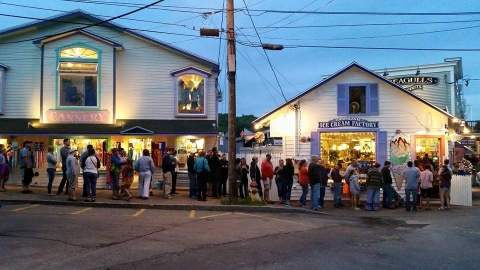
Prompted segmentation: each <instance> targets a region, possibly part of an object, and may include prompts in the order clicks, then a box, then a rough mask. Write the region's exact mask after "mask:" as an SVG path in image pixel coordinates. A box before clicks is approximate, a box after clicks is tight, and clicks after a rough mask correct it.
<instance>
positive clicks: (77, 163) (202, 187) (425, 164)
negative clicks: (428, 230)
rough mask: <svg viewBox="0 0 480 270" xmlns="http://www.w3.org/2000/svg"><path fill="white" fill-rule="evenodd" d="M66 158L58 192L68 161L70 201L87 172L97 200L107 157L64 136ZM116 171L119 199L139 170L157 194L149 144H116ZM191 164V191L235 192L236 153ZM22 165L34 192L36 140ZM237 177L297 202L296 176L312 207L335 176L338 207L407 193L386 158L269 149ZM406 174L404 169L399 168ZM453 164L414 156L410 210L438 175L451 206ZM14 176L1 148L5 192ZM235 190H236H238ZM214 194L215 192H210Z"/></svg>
mask: <svg viewBox="0 0 480 270" xmlns="http://www.w3.org/2000/svg"><path fill="white" fill-rule="evenodd" d="M59 154H60V155H59V158H60V160H57V159H56V155H55V154H54V148H53V147H51V146H50V147H48V153H47V155H46V162H47V168H46V172H47V175H48V185H47V193H48V195H54V193H53V191H52V187H53V183H54V179H55V174H56V169H57V166H58V163H59V161H60V162H61V170H62V178H61V180H60V183H59V186H58V189H57V191H56V194H57V195H60V194H62V193H63V192H64V190H65V194H67V195H68V200H70V201H75V200H77V192H76V191H77V186H78V178H79V176H80V175H82V177H83V180H84V181H83V189H82V197H83V199H84V200H85V201H88V202H95V200H96V186H97V179H98V177H99V169H100V167H101V161H100V159H99V157H98V156H97V154H96V153H95V149H94V148H93V146H92V145H88V146H87V148H86V151H85V152H84V153H82V154H81V155H79V153H78V151H77V150H76V149H74V148H71V147H70V140H69V139H64V140H63V147H61V149H60V151H59ZM110 157H111V158H110V160H109V161H110V165H109V166H108V175H109V178H110V180H111V181H110V186H111V190H112V197H111V198H112V199H113V200H119V199H124V200H127V201H129V200H130V199H131V198H132V197H133V194H132V192H131V190H130V189H131V185H132V183H133V179H134V175H135V173H137V174H138V198H140V199H145V200H146V199H148V198H149V196H151V195H152V189H153V187H154V185H155V184H156V183H154V174H155V165H154V162H153V159H152V158H151V157H150V152H149V150H147V149H145V150H143V153H142V156H141V157H140V158H138V160H136V161H133V160H132V159H130V158H128V155H127V153H126V152H125V150H123V149H121V148H113V149H112V150H111V155H110ZM186 163H187V169H188V178H189V197H190V198H191V199H196V200H200V201H206V200H207V197H208V196H211V197H214V198H220V197H222V196H226V195H227V179H228V160H227V157H226V155H225V154H220V153H219V152H218V151H217V149H216V148H212V149H211V150H210V151H208V152H204V151H200V152H198V153H191V154H190V155H189V156H188V158H187V162H186ZM19 167H20V175H21V179H22V193H30V192H31V190H30V188H29V186H30V184H31V182H32V178H33V177H34V176H35V174H36V173H34V169H33V168H35V159H34V158H33V152H32V143H31V142H29V141H26V142H24V144H23V147H22V149H21V150H20V151H19ZM161 172H162V173H161V175H162V179H161V180H160V181H158V182H161V185H159V187H161V188H162V189H163V194H164V196H165V197H166V198H172V197H173V196H175V195H176V194H177V190H176V184H177V173H178V161H177V159H176V152H175V150H174V149H169V150H168V151H167V153H166V154H165V155H164V156H163V159H162V168H161ZM235 173H236V174H235V179H234V180H235V182H236V187H237V189H236V190H235V191H234V192H236V193H237V194H236V195H237V196H238V197H240V198H248V197H256V198H258V199H259V200H263V201H265V202H271V201H272V195H273V193H272V187H273V186H274V183H275V186H276V187H277V188H276V190H275V192H276V194H277V195H278V198H279V200H280V203H282V204H284V205H287V206H288V205H290V200H291V194H292V187H293V184H294V178H295V176H296V177H297V179H298V184H299V186H300V187H301V191H302V194H301V196H300V200H299V202H300V205H301V206H302V207H307V196H308V193H310V201H311V203H310V207H311V209H313V210H319V209H321V208H323V207H325V194H326V190H327V188H328V181H329V179H331V180H332V181H333V184H332V185H331V189H332V192H333V205H334V207H337V208H338V207H343V206H344V202H343V200H342V197H344V196H345V194H349V196H350V202H351V203H350V204H351V207H352V208H353V209H355V210H358V209H360V206H361V203H360V193H361V191H362V190H363V189H365V190H366V193H367V194H366V195H367V196H366V202H365V207H364V208H365V209H366V210H369V211H377V210H379V209H380V208H381V207H382V206H383V207H384V208H395V207H398V206H399V201H401V198H400V196H399V195H398V193H397V192H396V190H395V189H394V187H393V186H392V185H393V183H394V182H395V175H394V173H393V171H392V168H391V163H390V162H389V161H385V163H384V164H383V166H381V165H380V164H378V163H374V164H372V166H370V167H369V169H368V170H366V171H365V170H362V172H361V170H360V166H359V163H358V162H357V161H356V160H353V161H352V162H351V163H350V164H349V165H348V166H347V167H346V168H345V170H344V169H343V168H342V164H341V163H338V164H336V165H335V166H333V167H330V166H329V165H327V164H326V163H325V162H324V161H323V160H320V159H319V158H318V157H316V156H312V157H311V160H310V162H307V160H300V161H298V162H297V161H294V160H292V159H289V158H287V159H285V160H279V161H278V164H277V166H274V165H273V163H272V156H271V155H270V154H267V155H266V156H265V159H263V160H262V161H261V162H259V160H258V158H257V157H253V158H252V160H251V162H250V163H249V164H247V160H246V159H245V158H238V159H237V160H236V161H235ZM397 173H398V172H397ZM362 174H363V175H366V179H365V183H361V178H365V176H363V177H361V175H362ZM452 174H453V173H452V169H451V168H450V164H449V161H448V160H445V161H444V163H443V165H441V166H439V165H438V164H437V166H434V164H433V162H432V161H431V159H429V157H428V156H427V155H426V156H425V157H423V158H422V159H417V160H416V161H415V162H412V161H409V162H408V163H407V166H406V168H405V169H404V170H403V172H402V176H401V177H402V178H404V179H405V187H404V188H405V199H404V204H405V209H406V210H407V211H416V210H417V206H420V207H423V206H424V205H425V207H426V208H427V209H430V200H431V198H432V197H433V196H434V195H435V194H434V191H433V190H434V189H433V187H434V182H435V180H436V179H438V182H439V184H438V188H439V191H438V193H439V194H438V195H439V197H440V200H441V206H440V208H439V209H441V210H443V209H448V208H449V207H450V186H451V179H452ZM8 177H9V166H8V163H7V161H6V155H5V149H4V147H0V191H5V182H6V181H7V180H8ZM381 191H383V200H382V202H380V197H381V195H380V192H381ZM231 193H232V192H231ZM207 194H208V196H207Z"/></svg>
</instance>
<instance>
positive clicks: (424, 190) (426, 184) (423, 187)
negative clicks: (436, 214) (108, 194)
mask: <svg viewBox="0 0 480 270" xmlns="http://www.w3.org/2000/svg"><path fill="white" fill-rule="evenodd" d="M432 191H433V173H432V169H431V167H430V165H427V166H425V169H424V170H423V171H422V172H421V173H420V195H421V196H420V197H421V199H420V207H423V203H424V201H426V202H427V208H426V209H430V199H431V198H432Z"/></svg>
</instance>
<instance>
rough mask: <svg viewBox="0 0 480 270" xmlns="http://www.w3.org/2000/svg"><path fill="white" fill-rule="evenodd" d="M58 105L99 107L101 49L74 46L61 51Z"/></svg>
mask: <svg viewBox="0 0 480 270" xmlns="http://www.w3.org/2000/svg"><path fill="white" fill-rule="evenodd" d="M58 59H59V61H58V67H57V71H58V90H59V91H58V106H59V107H78V108H88V107H92V108H94V107H98V105H99V104H98V103H99V93H98V77H99V76H98V72H99V51H97V50H94V49H91V48H87V47H83V46H72V47H67V48H62V49H61V50H60V51H59V58H58Z"/></svg>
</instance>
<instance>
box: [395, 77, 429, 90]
mask: <svg viewBox="0 0 480 270" xmlns="http://www.w3.org/2000/svg"><path fill="white" fill-rule="evenodd" d="M390 81H391V82H393V83H395V84H398V85H402V86H403V88H404V89H405V90H407V91H414V90H419V89H423V86H424V85H434V84H437V83H438V78H436V77H427V76H406V77H398V78H392V79H390Z"/></svg>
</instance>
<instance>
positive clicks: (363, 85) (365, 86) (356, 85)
mask: <svg viewBox="0 0 480 270" xmlns="http://www.w3.org/2000/svg"><path fill="white" fill-rule="evenodd" d="M353 87H363V89H364V90H365V112H360V113H351V112H350V97H351V95H350V94H351V90H352V89H351V88H353ZM369 91H370V90H369V85H368V84H350V85H348V86H347V96H346V103H347V114H348V115H367V114H368V111H369V110H368V106H369V99H368V96H369ZM360 108H361V104H360ZM360 111H361V110H360Z"/></svg>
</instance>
